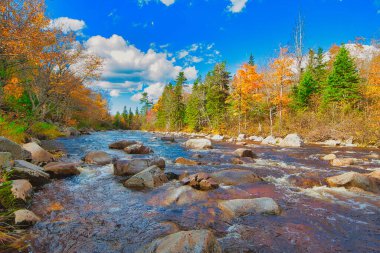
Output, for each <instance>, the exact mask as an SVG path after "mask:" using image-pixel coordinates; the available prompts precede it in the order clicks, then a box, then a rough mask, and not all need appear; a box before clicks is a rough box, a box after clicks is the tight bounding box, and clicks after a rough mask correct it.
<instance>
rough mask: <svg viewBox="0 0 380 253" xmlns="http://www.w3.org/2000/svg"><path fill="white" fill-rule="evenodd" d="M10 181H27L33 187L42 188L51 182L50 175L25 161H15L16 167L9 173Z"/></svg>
mask: <svg viewBox="0 0 380 253" xmlns="http://www.w3.org/2000/svg"><path fill="white" fill-rule="evenodd" d="M9 179H12V180H14V179H26V180H29V182H30V183H31V184H32V185H33V186H40V185H43V184H47V183H49V182H50V176H49V174H47V173H46V172H44V170H43V169H42V168H41V167H39V166H37V165H34V164H31V163H29V162H26V161H23V160H15V165H14V167H13V168H12V169H11V170H10V173H9Z"/></svg>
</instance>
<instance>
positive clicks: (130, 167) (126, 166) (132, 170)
mask: <svg viewBox="0 0 380 253" xmlns="http://www.w3.org/2000/svg"><path fill="white" fill-rule="evenodd" d="M153 165H156V166H157V167H159V168H160V169H164V168H165V160H164V159H162V158H146V159H142V158H138V159H120V160H117V161H116V162H115V163H114V164H113V168H114V169H113V173H114V174H115V175H117V176H133V175H135V174H137V173H139V172H141V171H143V170H145V169H147V168H149V167H151V166H153Z"/></svg>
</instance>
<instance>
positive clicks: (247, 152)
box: [234, 148, 256, 158]
mask: <svg viewBox="0 0 380 253" xmlns="http://www.w3.org/2000/svg"><path fill="white" fill-rule="evenodd" d="M234 155H236V156H238V157H250V158H255V157H256V155H255V154H254V153H253V151H252V150H251V149H247V148H238V149H236V150H235V151H234Z"/></svg>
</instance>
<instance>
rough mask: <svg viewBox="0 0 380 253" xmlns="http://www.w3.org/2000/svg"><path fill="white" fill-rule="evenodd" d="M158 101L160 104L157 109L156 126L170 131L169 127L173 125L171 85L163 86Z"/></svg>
mask: <svg viewBox="0 0 380 253" xmlns="http://www.w3.org/2000/svg"><path fill="white" fill-rule="evenodd" d="M158 101H159V102H160V104H159V106H158V109H157V122H156V126H157V127H158V128H160V129H164V130H170V127H171V126H172V125H173V124H172V122H173V120H172V118H173V115H172V114H173V113H172V111H173V107H172V105H173V85H172V84H171V83H169V84H168V85H166V86H165V88H164V91H163V93H162V95H161V97H160V99H159V100H158Z"/></svg>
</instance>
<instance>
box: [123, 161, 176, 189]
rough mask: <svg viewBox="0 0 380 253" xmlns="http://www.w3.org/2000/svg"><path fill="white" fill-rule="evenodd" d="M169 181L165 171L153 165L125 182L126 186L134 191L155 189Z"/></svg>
mask: <svg viewBox="0 0 380 253" xmlns="http://www.w3.org/2000/svg"><path fill="white" fill-rule="evenodd" d="M168 181H169V180H168V178H167V177H166V175H165V173H164V171H163V170H162V169H161V168H159V167H158V166H155V165H153V166H151V167H149V168H147V169H145V170H143V171H141V172H140V173H137V174H136V175H134V176H132V177H131V178H130V179H128V180H127V181H125V182H124V186H125V187H128V188H133V189H143V188H155V187H158V186H161V185H163V184H164V183H166V182H168Z"/></svg>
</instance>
